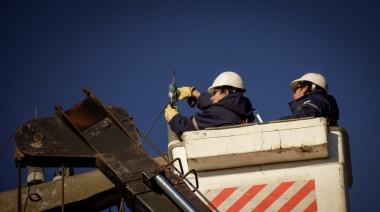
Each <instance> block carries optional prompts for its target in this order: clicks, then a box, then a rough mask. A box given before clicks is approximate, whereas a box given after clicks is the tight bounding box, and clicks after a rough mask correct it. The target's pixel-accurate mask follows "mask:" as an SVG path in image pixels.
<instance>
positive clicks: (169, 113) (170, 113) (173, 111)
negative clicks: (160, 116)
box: [165, 104, 179, 122]
mask: <svg viewBox="0 0 380 212" xmlns="http://www.w3.org/2000/svg"><path fill="white" fill-rule="evenodd" d="M178 114H179V112H178V107H176V106H174V107H173V106H171V105H170V104H168V106H166V109H165V119H166V121H168V122H169V121H170V120H171V119H172V118H173V117H174V116H176V115H178Z"/></svg>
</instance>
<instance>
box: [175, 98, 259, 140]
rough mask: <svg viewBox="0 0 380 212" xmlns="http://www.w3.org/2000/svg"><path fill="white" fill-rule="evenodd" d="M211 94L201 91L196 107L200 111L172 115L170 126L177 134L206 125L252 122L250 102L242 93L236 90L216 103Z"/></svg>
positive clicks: (199, 128) (200, 128)
mask: <svg viewBox="0 0 380 212" xmlns="http://www.w3.org/2000/svg"><path fill="white" fill-rule="evenodd" d="M211 97H212V95H211V94H210V93H207V92H203V93H201V95H200V96H199V98H198V101H197V107H198V108H199V109H200V110H201V111H202V112H198V113H196V114H195V115H193V116H190V117H185V116H183V115H181V114H178V115H176V116H174V117H173V118H172V119H171V120H170V122H169V125H170V128H171V129H172V131H173V132H175V133H177V134H182V133H183V132H185V131H192V130H203V129H205V128H207V127H220V126H228V125H237V124H241V123H245V122H247V123H249V122H253V120H254V116H253V112H252V111H253V109H252V105H251V102H250V101H249V99H248V98H247V97H244V96H243V93H241V92H236V93H231V94H228V95H227V96H225V97H224V98H223V99H221V100H219V101H218V102H217V103H215V104H213V103H212V101H211Z"/></svg>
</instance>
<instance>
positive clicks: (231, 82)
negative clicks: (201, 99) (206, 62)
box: [207, 71, 245, 93]
mask: <svg viewBox="0 0 380 212" xmlns="http://www.w3.org/2000/svg"><path fill="white" fill-rule="evenodd" d="M221 86H231V87H234V88H240V89H242V90H243V92H244V91H245V87H244V82H243V80H242V79H241V77H240V76H239V75H238V74H237V73H235V72H232V71H226V72H223V73H221V74H219V76H218V77H217V78H215V80H214V83H213V84H212V85H211V87H209V88H208V89H207V91H208V92H209V93H212V92H213V91H214V89H215V88H216V87H221Z"/></svg>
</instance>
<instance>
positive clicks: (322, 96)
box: [280, 89, 339, 126]
mask: <svg viewBox="0 0 380 212" xmlns="http://www.w3.org/2000/svg"><path fill="white" fill-rule="evenodd" d="M289 107H290V110H291V112H292V114H291V115H290V116H284V117H282V118H280V119H294V118H304V117H326V118H328V119H329V126H338V119H339V107H338V104H337V103H336V100H335V98H334V97H333V96H331V95H328V94H327V93H326V92H325V91H324V90H322V89H317V90H315V91H313V92H310V93H309V94H306V95H304V96H303V97H301V98H299V99H296V100H294V101H291V102H289Z"/></svg>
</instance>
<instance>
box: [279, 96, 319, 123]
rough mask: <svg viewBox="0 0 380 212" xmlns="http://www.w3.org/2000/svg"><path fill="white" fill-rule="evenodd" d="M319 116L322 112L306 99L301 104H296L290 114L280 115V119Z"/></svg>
mask: <svg viewBox="0 0 380 212" xmlns="http://www.w3.org/2000/svg"><path fill="white" fill-rule="evenodd" d="M321 116H322V112H321V110H320V109H319V107H318V106H317V104H315V103H313V102H312V101H311V100H306V101H304V102H303V103H302V104H300V105H296V108H294V111H293V113H292V114H291V115H289V116H284V117H281V118H280V120H282V119H295V118H305V117H321Z"/></svg>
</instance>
